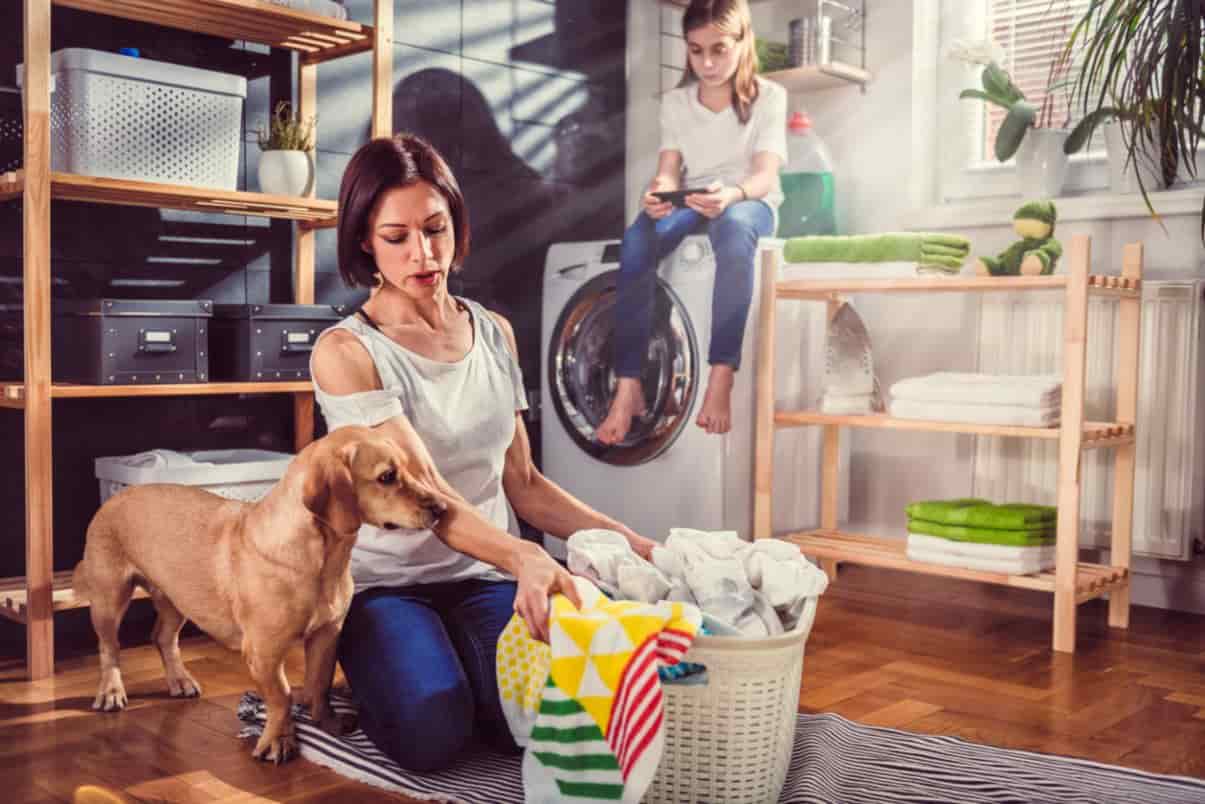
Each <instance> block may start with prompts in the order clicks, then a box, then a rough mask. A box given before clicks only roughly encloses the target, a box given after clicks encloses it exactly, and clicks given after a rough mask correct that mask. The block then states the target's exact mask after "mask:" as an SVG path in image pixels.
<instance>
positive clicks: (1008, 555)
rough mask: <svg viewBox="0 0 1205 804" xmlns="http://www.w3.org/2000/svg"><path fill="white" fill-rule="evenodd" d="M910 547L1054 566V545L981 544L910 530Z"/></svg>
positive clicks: (933, 551)
mask: <svg viewBox="0 0 1205 804" xmlns="http://www.w3.org/2000/svg"><path fill="white" fill-rule="evenodd" d="M908 547H909V548H910V549H916V550H919V551H920V552H922V553H944V554H945V555H950V556H967V557H970V558H982V559H991V560H996V561H1022V560H1024V561H1037V562H1038V563H1039V564H1042V565H1043V566H1045V565H1049V566H1054V545H1053V544H1035V545H1013V544H981V543H979V542H960V541H958V540H956V539H943V538H941V537H940V536H929V535H927V534H924V533H913V532H911V531H909V532H908Z"/></svg>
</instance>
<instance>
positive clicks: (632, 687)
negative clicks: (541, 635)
mask: <svg viewBox="0 0 1205 804" xmlns="http://www.w3.org/2000/svg"><path fill="white" fill-rule="evenodd" d="M573 580H574V584H575V585H576V586H577V591H578V596H579V597H580V598H581V600H582V607H581V609H580V610H579V609H577V608H576V607H574V605H573V604H572V603H570V602H569V599H568V598H566V597H565V596H564V595H555V596H554V597H553V598H552V601H551V607H550V612H549V621H548V629H549V634H550V639H549V642H548V643H547V644H545V643H543V642H539V641H537V640H535V639H532V637H531V636H530V635H529V634H528V631H527V625H526V623H525V622H524V621H523V619H522V618H521V617H520V616H519V615H517V614H516V615H515V616H513V617H512V618H511V620H510V622H509V623H508V624H507V626H506V628H505V629H503V631H502V635H501V636H500V637H499V639H498V649H497V653H496V665H497V668H496V672H497V678H498V694H499V698H500V699H501V701H502V711H503V713H504V714H505V715H506V722H507V725H509V726H510V730H511V734H512V735H513V736H514V738H515V742H516V743H518V744H519V745H520V746H522V747H523V748H524V752H523V789H524V798H525V800H526V801H528V802H556V801H565V800H566V799H574V800H578V799H580V800H592V799H595V800H600V801H603V800H605V801H632V802H636V801H640V800H641V798H642V797H643V796H644V794H645V792H646V791H647V789H648V787H649V785H650V783H651V782H652V780H653V776H654V774H655V773H656V771H657V765H658V764H659V763H660V761H661V754H662V752H663V750H664V745H665V736H664V729H665V719H664V717H663V703H662V692H661V684H660V682H659V681H658V676H657V665H658V664H659V663H663V664H667V665H674V664H678V663H679V662H680V661H681V660H682V657H683V656H684V655H685V654H686V651H687V650H688V649H689V648H690V646H691V643H692V642H693V641H694V638H695V635H696V634H697V633H698V631H699V625H700V621H701V615H700V613H699V610H698V609H697V608H695V607H694V606H691V605H689V604H686V603H670V602H668V601H662V602H660V603H637V602H634V601H613V600H608V599H607V598H606V597H605V596H604V595H603V594H602V592H600V591H599V589H598V587H596V586H594V585H593V584H592V583H590V582H589V581H587V580H586V579H585V578H581V577H579V576H575V577H574V579H573Z"/></svg>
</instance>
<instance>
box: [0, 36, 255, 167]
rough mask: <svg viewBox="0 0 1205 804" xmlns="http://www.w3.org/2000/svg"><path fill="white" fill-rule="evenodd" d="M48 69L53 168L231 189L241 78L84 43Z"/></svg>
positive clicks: (53, 60)
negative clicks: (50, 80) (114, 51)
mask: <svg viewBox="0 0 1205 804" xmlns="http://www.w3.org/2000/svg"><path fill="white" fill-rule="evenodd" d="M51 73H52V83H51V87H52V89H51V95H50V132H51V136H50V166H51V169H52V170H56V171H60V172H65V173H78V174H82V175H87V176H104V177H108V178H115V179H131V180H134V181H149V182H162V183H165V184H180V185H186V186H192V187H207V188H216V189H222V190H236V189H238V169H239V149H240V147H241V145H242V136H241V135H242V124H243V99H244V98H246V96H247V79H245V78H243V77H242V76H237V75H230V74H228V73H219V72H215V71H213V70H201V69H197V68H195V67H183V66H180V65H177V64H168V63H166V62H161V61H152V60H150V59H142V58H132V57H130V56H123V55H118V54H114V53H105V52H102V51H99V50H89V49H87V48H67V49H65V50H59V51H55V53H53V54H52V56H51ZM21 79H22V68H21V66H18V67H17V83H18V84H20V83H21Z"/></svg>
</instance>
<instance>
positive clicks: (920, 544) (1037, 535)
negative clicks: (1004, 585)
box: [905, 498, 1058, 575]
mask: <svg viewBox="0 0 1205 804" xmlns="http://www.w3.org/2000/svg"><path fill="white" fill-rule="evenodd" d="M905 510H906V511H907V512H908V546H907V551H906V552H907V555H908V558H910V559H912V560H914V561H924V562H927V563H930V564H945V565H947V566H951V567H961V568H963V569H973V570H983V571H985V572H1000V573H1003V574H1006V575H1030V574H1032V573H1035V572H1041V571H1042V570H1046V569H1050V568H1052V567H1053V566H1054V535H1055V523H1056V521H1057V518H1058V516H1057V511H1056V509H1055V508H1054V507H1053V506H1049V505H1029V504H1025V503H1005V504H1003V505H993V504H992V503H990V502H988V501H987V500H980V499H976V498H966V499H957V500H926V501H923V502H914V503H911V504H910V505H908V506H907V507H906V508H905Z"/></svg>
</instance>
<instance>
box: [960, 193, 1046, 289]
mask: <svg viewBox="0 0 1205 804" xmlns="http://www.w3.org/2000/svg"><path fill="white" fill-rule="evenodd" d="M1056 217H1057V214H1056V212H1055V209H1054V204H1053V203H1051V202H1050V201H1030V202H1029V203H1028V204H1024V205H1022V206H1021V208H1020V209H1018V210H1017V211H1016V212H1015V213H1013V230H1014V231H1015V232H1016V233H1017V234H1018V235H1020V236H1021V239H1020V240H1018V241H1017V242H1016V243H1013V244H1012V245H1011V246H1009V247H1008V248H1006V249H1004V251H1002V252H1000V255H999V256H998V257H980V258H979V260H978V261H977V263H976V265H975V270H976V272H977V273H979V274H980V275H982V276H988V275H991V276H1020V275H1025V276H1038V275H1039V274H1049V273H1053V272H1054V265H1055V263H1056V262H1058V259H1059V257H1061V256H1062V254H1063V247H1062V246H1061V245H1060V244H1059V241H1057V240H1055V239H1054V221H1055V218H1056Z"/></svg>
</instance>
